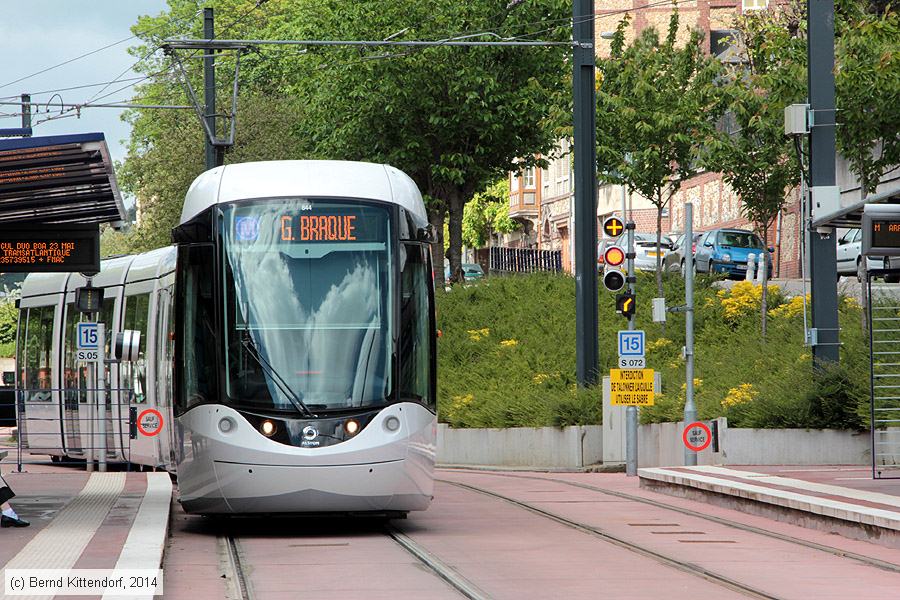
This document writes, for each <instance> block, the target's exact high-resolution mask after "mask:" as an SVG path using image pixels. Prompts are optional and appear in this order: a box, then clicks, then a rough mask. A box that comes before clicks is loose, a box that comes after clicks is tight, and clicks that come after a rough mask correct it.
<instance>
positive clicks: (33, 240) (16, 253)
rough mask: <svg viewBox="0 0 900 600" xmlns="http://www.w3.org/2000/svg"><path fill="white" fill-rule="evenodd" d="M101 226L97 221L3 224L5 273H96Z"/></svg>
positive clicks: (0, 239) (0, 265)
mask: <svg viewBox="0 0 900 600" xmlns="http://www.w3.org/2000/svg"><path fill="white" fill-rule="evenodd" d="M99 271H100V229H99V227H98V226H97V225H93V226H84V227H59V226H53V225H44V226H42V227H41V229H20V228H16V229H10V230H4V229H2V228H0V272H2V273H57V272H78V273H97V272H99Z"/></svg>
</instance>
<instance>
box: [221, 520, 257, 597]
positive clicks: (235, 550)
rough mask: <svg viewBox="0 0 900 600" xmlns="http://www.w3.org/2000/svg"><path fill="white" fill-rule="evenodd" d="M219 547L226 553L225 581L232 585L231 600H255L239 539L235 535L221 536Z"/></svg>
mask: <svg viewBox="0 0 900 600" xmlns="http://www.w3.org/2000/svg"><path fill="white" fill-rule="evenodd" d="M219 545H220V547H221V548H222V549H223V551H224V553H225V557H224V558H225V569H226V571H227V572H226V574H225V579H226V581H228V582H229V583H230V584H231V587H232V590H231V592H232V593H231V600H255V595H254V594H253V589H252V588H251V587H250V578H249V577H248V576H247V573H245V571H244V560H243V558H242V557H241V550H240V544H239V542H238V538H237V537H236V536H233V535H224V536H219Z"/></svg>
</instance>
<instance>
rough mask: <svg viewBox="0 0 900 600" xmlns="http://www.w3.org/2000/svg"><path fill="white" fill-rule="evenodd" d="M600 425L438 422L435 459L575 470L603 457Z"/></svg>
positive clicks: (448, 461) (450, 463) (472, 463)
mask: <svg viewBox="0 0 900 600" xmlns="http://www.w3.org/2000/svg"><path fill="white" fill-rule="evenodd" d="M601 435H602V433H601V427H600V426H599V425H586V426H573V427H515V428H509V429H452V428H450V427H448V426H447V425H445V424H443V423H441V424H439V425H438V432H437V437H438V447H437V460H438V463H440V464H445V465H494V466H503V467H535V468H551V469H578V468H581V467H584V466H587V465H591V464H595V463H598V462H600V461H601V460H602V446H603V444H602V442H601Z"/></svg>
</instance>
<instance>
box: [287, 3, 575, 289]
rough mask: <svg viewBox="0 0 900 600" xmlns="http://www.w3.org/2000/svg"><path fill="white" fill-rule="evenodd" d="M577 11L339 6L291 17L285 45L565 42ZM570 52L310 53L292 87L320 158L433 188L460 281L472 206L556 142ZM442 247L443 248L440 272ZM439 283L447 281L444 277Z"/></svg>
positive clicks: (529, 6) (436, 215)
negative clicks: (297, 40)
mask: <svg viewBox="0 0 900 600" xmlns="http://www.w3.org/2000/svg"><path fill="white" fill-rule="evenodd" d="M570 10H571V5H570V4H569V3H568V2H565V1H562V0H551V1H549V2H541V3H537V2H534V3H532V2H528V3H521V4H516V5H513V3H507V2H506V1H505V0H502V1H498V0H473V1H470V2H459V3H423V2H420V1H415V0H397V1H396V2H390V3H374V2H358V1H353V0H328V1H326V2H322V3H317V5H316V10H315V11H310V12H298V14H296V15H295V16H293V18H289V19H288V20H287V21H286V22H285V23H284V25H283V27H282V30H281V32H282V33H281V37H284V36H285V35H287V32H289V35H290V36H294V37H304V38H316V39H369V40H371V39H384V38H387V37H391V36H394V37H392V39H426V40H428V39H430V40H441V39H447V38H449V37H453V36H454V34H457V33H463V32H464V33H463V34H464V35H469V36H471V35H472V34H473V33H474V32H485V31H487V32H491V34H484V35H481V36H478V37H470V38H469V39H483V40H495V39H496V36H497V35H500V36H509V35H521V34H526V33H528V32H529V31H538V30H546V29H548V24H549V26H550V27H549V29H551V31H549V32H545V33H543V34H541V37H542V38H543V39H556V40H558V41H562V40H567V39H568V25H567V24H566V17H568V15H569V14H570ZM560 23H562V24H563V25H560ZM395 34H396V35H395ZM566 54H567V50H566V49H565V48H564V47H561V46H558V47H543V48H538V47H534V48H521V47H519V48H513V47H508V48H485V47H462V48H461V47H433V48H428V49H411V50H410V49H407V50H391V49H388V50H386V49H384V48H374V49H370V50H368V49H360V48H328V49H322V48H311V49H310V50H309V52H308V53H307V55H306V58H305V59H304V60H303V61H295V63H294V64H296V67H295V70H294V71H293V72H291V73H290V76H289V77H288V78H287V79H286V80H287V81H289V82H291V83H290V84H288V85H287V89H288V90H289V91H291V92H292V93H296V94H297V95H299V96H300V97H302V98H303V101H304V105H305V106H306V107H307V110H308V115H307V116H308V118H306V119H305V120H304V121H303V123H302V124H301V128H302V130H303V133H304V136H305V137H306V138H307V139H309V140H310V141H311V143H312V145H313V147H314V151H315V153H316V155H317V156H320V157H323V158H342V159H356V160H371V161H375V162H384V163H389V164H393V165H394V166H396V167H398V168H400V169H402V170H403V171H405V172H406V173H408V174H409V175H410V176H411V177H412V178H413V180H414V181H415V182H416V183H417V185H418V186H419V188H420V189H421V190H422V192H423V194H424V195H425V197H426V200H427V203H428V207H429V213H430V217H431V221H432V224H433V225H434V226H435V229H436V230H437V231H438V232H441V231H442V230H443V220H444V215H445V214H446V215H448V220H449V227H448V236H449V259H450V267H451V272H452V273H454V274H458V273H459V270H460V264H461V247H462V231H463V226H462V221H463V207H464V205H465V203H466V202H468V201H469V200H470V199H471V198H472V197H473V196H474V194H475V192H476V191H478V190H479V189H481V188H483V187H484V186H485V185H486V184H488V183H489V182H491V181H494V180H496V179H498V178H499V177H500V176H502V175H503V174H505V173H506V172H507V171H510V170H515V169H517V168H523V167H525V166H528V165H530V164H534V163H535V162H536V159H535V158H534V154H535V153H545V152H547V151H549V150H550V149H551V148H552V147H553V145H554V135H553V128H552V127H551V126H550V118H549V117H550V109H551V103H550V102H548V98H552V97H556V96H557V95H558V94H559V93H560V92H561V90H562V89H563V88H564V84H565V73H566V72H567V68H566V65H565V57H566ZM517 158H519V159H522V162H519V163H517V162H516V159H517ZM440 248H441V244H440V243H438V244H435V246H434V248H433V257H434V261H435V264H437V265H441V264H443V255H442V253H441V252H440ZM436 275H437V278H438V285H440V284H441V283H442V279H443V270H442V269H440V268H438V269H436Z"/></svg>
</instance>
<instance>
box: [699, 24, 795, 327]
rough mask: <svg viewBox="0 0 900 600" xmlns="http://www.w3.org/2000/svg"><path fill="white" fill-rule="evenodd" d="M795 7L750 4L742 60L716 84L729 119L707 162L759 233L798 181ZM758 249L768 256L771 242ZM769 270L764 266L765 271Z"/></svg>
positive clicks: (764, 300)
mask: <svg viewBox="0 0 900 600" xmlns="http://www.w3.org/2000/svg"><path fill="white" fill-rule="evenodd" d="M794 17H795V15H792V14H790V13H785V12H779V13H775V14H774V15H773V14H770V13H768V12H762V11H758V12H753V13H749V14H747V15H745V16H744V17H742V18H741V19H739V20H738V23H737V25H738V30H739V31H740V36H739V39H735V40H733V43H734V44H735V45H736V47H738V48H739V49H740V52H739V54H738V56H740V59H741V60H740V61H738V62H735V63H731V64H727V65H724V67H723V73H722V75H721V77H720V78H719V83H718V84H719V86H720V89H721V91H722V94H723V97H724V99H725V101H726V102H727V106H728V113H727V115H726V118H725V119H723V122H722V123H723V125H724V127H722V128H721V130H720V133H719V135H717V136H714V137H713V138H712V139H711V140H709V142H708V143H707V145H706V147H705V152H704V155H703V163H704V164H705V165H706V166H707V167H708V168H709V169H710V170H712V171H719V172H721V173H722V178H723V179H724V180H725V182H726V183H727V184H728V185H730V186H731V188H732V189H733V190H735V191H736V192H737V193H738V195H739V196H740V198H741V212H742V213H743V214H744V216H745V217H746V218H747V219H748V220H749V221H751V222H752V223H754V224H755V225H756V228H757V230H758V231H759V232H760V233H761V234H762V238H763V246H764V247H765V248H768V247H769V231H770V230H771V227H772V225H773V223H774V222H775V219H776V218H777V217H778V213H779V212H781V210H783V209H784V205H785V203H786V201H787V195H786V194H787V192H788V190H790V189H791V188H793V187H795V186H796V185H797V184H798V183H799V179H800V173H799V165H798V162H797V155H796V152H795V150H794V148H793V146H792V142H791V139H790V138H788V137H787V136H785V135H784V107H785V106H787V105H788V104H791V103H794V102H799V101H800V100H801V99H802V98H803V96H804V94H805V91H806V88H805V85H804V73H803V72H802V67H800V66H798V64H797V58H798V56H799V55H800V54H802V53H804V52H805V47H804V46H803V45H802V44H800V43H799V38H797V37H795V36H793V35H792V34H791V27H790V24H791V23H794V22H796V21H795V20H794ZM763 252H764V254H763V255H762V256H761V257H760V259H761V260H762V261H763V262H762V263H761V264H766V262H765V261H764V260H763V258H764V257H765V256H767V252H768V251H767V250H764V251H763ZM763 272H764V274H765V275H768V272H767V270H766V271H763ZM767 300H768V298H767V286H766V285H765V284H764V285H763V286H762V302H761V310H760V319H761V329H762V336H763V338H765V337H766V319H767V311H768V307H767Z"/></svg>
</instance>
